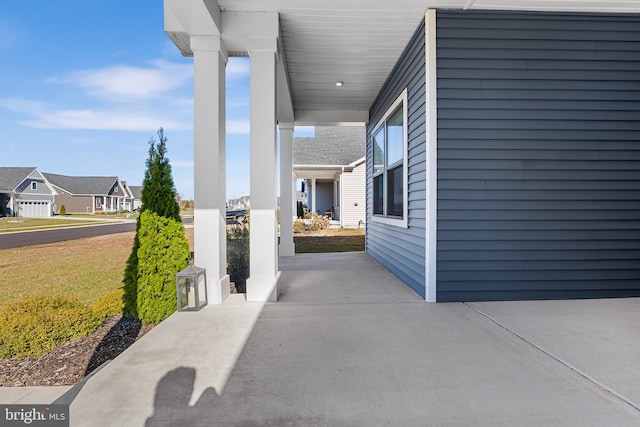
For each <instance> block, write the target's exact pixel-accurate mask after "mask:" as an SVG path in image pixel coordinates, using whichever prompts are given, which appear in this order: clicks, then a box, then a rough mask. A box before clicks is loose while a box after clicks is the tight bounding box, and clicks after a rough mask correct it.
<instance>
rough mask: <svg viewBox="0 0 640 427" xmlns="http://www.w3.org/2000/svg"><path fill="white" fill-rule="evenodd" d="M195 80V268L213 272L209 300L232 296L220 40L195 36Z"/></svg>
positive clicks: (209, 277) (223, 55)
mask: <svg viewBox="0 0 640 427" xmlns="http://www.w3.org/2000/svg"><path fill="white" fill-rule="evenodd" d="M190 42H191V50H192V51H193V77H194V92H193V104H194V123H193V137H194V149H193V156H194V201H195V209H194V211H193V228H194V230H193V234H194V252H195V257H194V258H195V259H194V264H195V265H197V266H199V267H204V268H206V269H207V298H208V300H209V303H210V304H220V303H222V302H223V301H224V300H225V299H226V298H227V297H228V296H229V276H228V275H227V234H226V208H225V196H226V189H225V186H226V176H225V174H226V159H225V156H226V143H225V65H226V62H227V54H226V50H225V48H224V45H223V44H222V42H221V40H220V37H218V36H192V37H191V39H190Z"/></svg>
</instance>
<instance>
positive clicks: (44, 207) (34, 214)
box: [18, 201, 51, 218]
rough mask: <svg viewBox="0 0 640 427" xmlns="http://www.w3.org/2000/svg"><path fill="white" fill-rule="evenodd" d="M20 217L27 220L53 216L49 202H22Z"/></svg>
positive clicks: (20, 204)
mask: <svg viewBox="0 0 640 427" xmlns="http://www.w3.org/2000/svg"><path fill="white" fill-rule="evenodd" d="M18 209H19V211H18V212H19V215H20V216H22V217H25V218H46V217H50V216H51V207H50V203H49V202H30V201H21V202H19V203H18Z"/></svg>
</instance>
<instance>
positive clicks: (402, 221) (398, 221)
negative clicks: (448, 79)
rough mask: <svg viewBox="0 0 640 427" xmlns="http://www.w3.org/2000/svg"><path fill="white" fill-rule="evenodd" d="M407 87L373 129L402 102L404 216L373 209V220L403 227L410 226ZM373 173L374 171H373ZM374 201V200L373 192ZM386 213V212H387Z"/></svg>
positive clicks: (385, 208) (376, 128) (385, 206)
mask: <svg viewBox="0 0 640 427" xmlns="http://www.w3.org/2000/svg"><path fill="white" fill-rule="evenodd" d="M407 103H408V102H407V88H405V89H404V90H403V91H402V93H401V94H400V96H398V98H396V100H395V101H394V102H393V104H391V106H390V107H389V109H388V110H387V112H386V113H384V116H382V118H381V119H380V121H378V124H376V126H375V127H374V128H373V129H372V131H371V135H375V133H376V132H377V131H378V129H379V128H380V126H382V125H383V124H384V122H385V121H386V120H387V119H388V118H389V116H390V115H391V114H393V113H394V112H395V111H396V109H397V108H398V106H399V105H400V104H402V114H403V116H404V117H403V126H402V128H403V129H402V134H403V135H402V137H403V141H402V146H403V148H402V150H403V156H402V180H403V189H402V191H403V193H404V194H403V197H402V218H394V217H387V216H380V215H376V214H374V213H373V209H372V210H371V220H372V221H373V222H377V223H381V224H387V225H393V226H396V227H402V228H409V200H408V198H409V182H408V181H409V180H408V178H409V172H408V169H409V168H408V166H407V165H408V156H409V143H408V139H409V130H408V129H409V114H408V110H409V108H408V105H407ZM385 143H386V137H385ZM386 155H387V147H386V146H385V156H386ZM384 167H385V175H386V167H387V166H386V162H385V166H384ZM372 173H373V172H372ZM387 181H388V180H385V181H384V186H383V191H384V202H383V204H384V211H385V212H386V210H387V200H388V198H387ZM372 201H373V194H372ZM385 215H386V214H385Z"/></svg>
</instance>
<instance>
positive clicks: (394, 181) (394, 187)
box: [387, 165, 404, 217]
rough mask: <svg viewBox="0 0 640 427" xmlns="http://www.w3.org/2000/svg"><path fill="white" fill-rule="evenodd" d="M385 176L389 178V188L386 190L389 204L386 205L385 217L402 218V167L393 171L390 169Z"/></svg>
mask: <svg viewBox="0 0 640 427" xmlns="http://www.w3.org/2000/svg"><path fill="white" fill-rule="evenodd" d="M387 175H388V176H389V188H388V189H387V197H388V198H389V202H388V204H387V215H391V216H399V217H402V216H403V215H404V209H403V194H404V192H403V191H402V189H403V187H404V183H403V174H402V165H400V166H398V167H396V168H394V169H390V170H389V171H387Z"/></svg>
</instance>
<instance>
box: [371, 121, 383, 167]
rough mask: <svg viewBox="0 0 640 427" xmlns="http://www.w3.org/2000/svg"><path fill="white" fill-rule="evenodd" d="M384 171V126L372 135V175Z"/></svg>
mask: <svg viewBox="0 0 640 427" xmlns="http://www.w3.org/2000/svg"><path fill="white" fill-rule="evenodd" d="M382 171H384V126H380V129H378V131H377V132H376V133H375V134H374V135H373V174H374V175H375V174H376V173H378V172H382Z"/></svg>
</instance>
